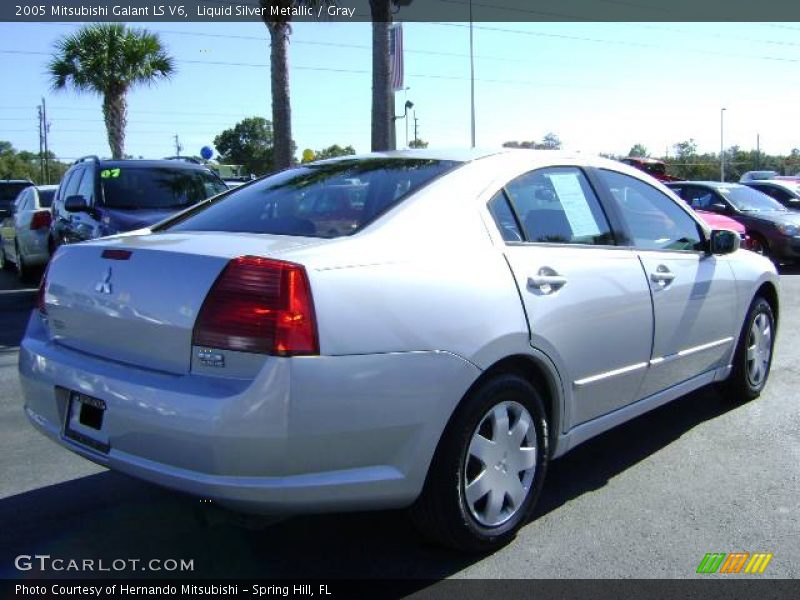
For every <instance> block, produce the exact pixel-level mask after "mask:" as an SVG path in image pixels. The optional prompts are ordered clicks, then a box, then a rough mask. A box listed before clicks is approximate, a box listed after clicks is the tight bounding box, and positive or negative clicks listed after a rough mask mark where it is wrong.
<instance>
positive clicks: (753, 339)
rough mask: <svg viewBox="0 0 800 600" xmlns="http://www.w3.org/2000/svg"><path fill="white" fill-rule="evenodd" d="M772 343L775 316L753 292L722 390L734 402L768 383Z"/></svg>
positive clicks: (753, 395)
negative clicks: (729, 371) (731, 368)
mask: <svg viewBox="0 0 800 600" xmlns="http://www.w3.org/2000/svg"><path fill="white" fill-rule="evenodd" d="M774 347H775V316H774V314H773V312H772V306H770V304H769V302H767V301H766V299H765V298H764V297H763V296H756V298H755V299H754V300H753V303H752V304H751V305H750V310H749V311H748V312H747V318H746V319H745V321H744V327H742V331H741V333H740V334H739V341H738V343H737V345H736V352H735V353H734V356H733V371H732V372H731V375H730V377H729V378H728V380H727V381H726V385H725V392H727V394H726V395H727V396H728V397H729V398H730V399H731V400H733V401H734V402H738V403H742V402H748V401H750V400H753V399H754V398H757V397H758V396H760V395H761V392H762V391H763V390H764V387H765V386H766V385H767V379H768V378H769V373H770V368H771V366H772V355H773V350H774Z"/></svg>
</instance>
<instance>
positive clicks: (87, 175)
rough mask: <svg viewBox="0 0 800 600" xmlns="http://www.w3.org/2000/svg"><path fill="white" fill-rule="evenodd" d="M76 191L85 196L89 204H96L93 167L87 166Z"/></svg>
mask: <svg viewBox="0 0 800 600" xmlns="http://www.w3.org/2000/svg"><path fill="white" fill-rule="evenodd" d="M76 193H77V194H78V195H79V196H83V199H84V200H86V203H87V204H88V205H89V206H91V205H92V204H94V170H93V169H92V168H91V167H86V169H85V170H84V172H83V178H82V179H81V184H80V185H79V186H78V191H77V192H76Z"/></svg>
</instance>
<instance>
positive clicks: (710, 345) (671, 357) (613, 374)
mask: <svg viewBox="0 0 800 600" xmlns="http://www.w3.org/2000/svg"><path fill="white" fill-rule="evenodd" d="M732 341H733V338H732V337H726V338H724V339H721V340H717V341H715V342H709V343H707V344H701V345H700V346H693V347H692V348H685V349H683V350H679V351H678V352H677V354H670V355H668V356H659V357H656V358H653V359H651V360H649V361H648V362H643V363H636V364H635V365H630V366H628V367H622V368H621V369H614V370H613V371H606V372H605V373H599V374H597V375H592V376H591V377H584V378H583V379H577V380H575V383H574V384H573V385H574V386H575V387H581V386H584V385H588V384H590V383H597V382H598V381H602V380H603V379H609V378H611V377H616V376H617V375H624V374H625V373H630V372H631V371H637V370H638V369H644V368H645V367H648V366H650V367H655V366H658V365H661V364H664V363H668V362H672V361H673V360H677V359H679V358H683V357H685V356H691V355H692V354H696V353H698V352H703V351H704V350H710V349H711V348H716V347H717V346H722V345H724V344H729V343H730V342H732Z"/></svg>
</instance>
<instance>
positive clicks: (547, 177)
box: [505, 167, 614, 245]
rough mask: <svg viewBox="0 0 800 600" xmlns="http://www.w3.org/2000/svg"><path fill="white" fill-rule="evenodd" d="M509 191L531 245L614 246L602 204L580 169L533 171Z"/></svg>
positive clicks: (522, 177) (507, 191) (507, 186)
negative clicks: (534, 243)
mask: <svg viewBox="0 0 800 600" xmlns="http://www.w3.org/2000/svg"><path fill="white" fill-rule="evenodd" d="M505 191H506V193H507V194H508V197H509V199H510V200H511V203H512V205H513V207H514V209H515V210H516V213H517V215H518V216H519V221H520V223H521V225H522V229H523V232H524V234H525V239H526V240H527V241H529V242H539V243H553V244H589V245H613V244H614V236H613V235H612V233H611V227H610V226H609V223H608V220H607V219H606V216H605V214H604V213H603V209H602V207H601V206H600V202H599V200H598V199H597V196H596V195H595V193H594V190H592V188H591V186H590V185H589V182H588V180H587V179H586V176H585V175H584V174H583V172H582V171H581V170H580V169H577V168H575V167H553V168H548V169H539V170H536V171H531V172H530V173H526V174H525V175H522V176H520V177H517V178H516V179H515V180H513V181H511V182H510V183H508V184H507V185H506V187H505Z"/></svg>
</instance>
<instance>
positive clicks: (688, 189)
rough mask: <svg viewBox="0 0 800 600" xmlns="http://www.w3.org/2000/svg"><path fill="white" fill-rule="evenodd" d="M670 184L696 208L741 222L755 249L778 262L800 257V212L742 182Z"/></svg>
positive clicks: (792, 260)
mask: <svg viewBox="0 0 800 600" xmlns="http://www.w3.org/2000/svg"><path fill="white" fill-rule="evenodd" d="M666 185H667V186H668V187H669V188H671V189H672V190H673V191H674V192H675V193H676V194H678V195H679V196H680V197H681V198H683V199H684V200H686V202H687V203H688V204H689V205H690V206H691V207H692V208H695V209H700V210H707V211H710V212H715V213H718V214H722V215H726V216H728V217H731V218H732V219H735V220H736V221H739V222H740V223H741V224H742V225H744V226H745V228H746V229H747V234H748V235H749V236H750V238H751V240H752V242H751V245H750V249H751V250H753V251H754V252H758V253H759V254H763V255H764V256H768V257H770V258H771V259H772V260H773V261H775V262H794V261H798V260H800V213H798V212H795V211H790V210H788V209H787V208H786V207H785V206H783V205H782V204H781V203H780V202H778V201H776V200H774V199H773V198H770V197H769V196H767V195H766V194H763V193H761V192H759V191H756V190H754V189H752V188H750V187H748V186H746V185H741V184H738V183H721V182H719V181H677V182H674V183H672V182H670V183H667V184H666Z"/></svg>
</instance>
